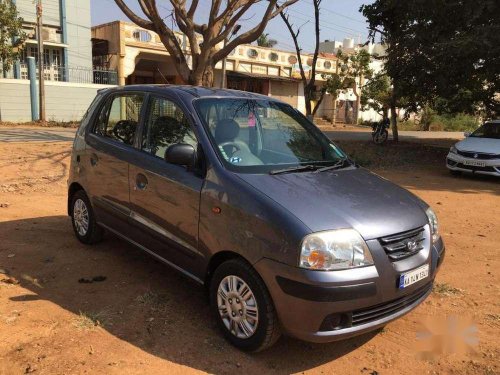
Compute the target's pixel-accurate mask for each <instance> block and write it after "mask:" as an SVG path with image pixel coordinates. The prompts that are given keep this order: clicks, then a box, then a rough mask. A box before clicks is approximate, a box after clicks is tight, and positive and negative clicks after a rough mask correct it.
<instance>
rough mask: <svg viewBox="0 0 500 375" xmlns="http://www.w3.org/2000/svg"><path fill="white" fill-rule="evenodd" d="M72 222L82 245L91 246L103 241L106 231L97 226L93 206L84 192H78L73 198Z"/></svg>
mask: <svg viewBox="0 0 500 375" xmlns="http://www.w3.org/2000/svg"><path fill="white" fill-rule="evenodd" d="M85 218H86V220H85ZM71 222H72V224H73V230H74V232H75V235H76V238H78V240H79V241H80V242H81V243H84V244H86V245H91V244H95V243H98V242H100V241H101V240H102V236H103V234H104V230H103V229H102V228H101V227H100V226H99V225H98V224H97V222H96V220H95V215H94V210H93V209H92V205H91V204H90V201H89V198H88V197H87V194H85V192H84V191H83V190H78V191H77V192H76V193H75V194H73V196H72V197H71ZM84 222H86V223H87V225H84Z"/></svg>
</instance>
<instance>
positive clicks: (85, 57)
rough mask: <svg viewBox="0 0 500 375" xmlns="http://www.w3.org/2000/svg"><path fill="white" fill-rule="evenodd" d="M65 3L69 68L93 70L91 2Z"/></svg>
mask: <svg viewBox="0 0 500 375" xmlns="http://www.w3.org/2000/svg"><path fill="white" fill-rule="evenodd" d="M57 1H59V0H57ZM63 2H65V3H66V31H67V38H68V40H67V41H66V44H68V45H69V47H68V66H71V67H83V68H88V69H92V41H91V21H90V0H63ZM44 4H45V3H44ZM44 22H45V21H44Z"/></svg>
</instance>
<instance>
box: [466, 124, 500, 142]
mask: <svg viewBox="0 0 500 375" xmlns="http://www.w3.org/2000/svg"><path fill="white" fill-rule="evenodd" d="M470 136H471V137H474V138H493V139H500V124H499V123H494V122H487V123H486V124H484V125H483V126H481V127H480V128H479V129H477V130H476V131H475V132H474V133H472V134H471V135H470Z"/></svg>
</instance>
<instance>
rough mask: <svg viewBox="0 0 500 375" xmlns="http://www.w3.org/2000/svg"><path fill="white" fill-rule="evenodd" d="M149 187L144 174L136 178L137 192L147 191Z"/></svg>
mask: <svg viewBox="0 0 500 375" xmlns="http://www.w3.org/2000/svg"><path fill="white" fill-rule="evenodd" d="M147 187H148V179H147V177H146V176H144V175H143V174H142V173H139V174H138V175H137V176H136V177H135V188H136V190H146V188H147Z"/></svg>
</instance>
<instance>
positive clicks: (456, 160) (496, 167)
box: [446, 152, 500, 177]
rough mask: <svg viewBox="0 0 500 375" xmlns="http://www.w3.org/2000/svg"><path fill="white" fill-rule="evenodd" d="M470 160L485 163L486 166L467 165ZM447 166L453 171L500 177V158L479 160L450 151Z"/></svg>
mask: <svg viewBox="0 0 500 375" xmlns="http://www.w3.org/2000/svg"><path fill="white" fill-rule="evenodd" d="M468 162H472V163H474V162H480V163H484V166H473V165H466V163H468ZM446 167H447V168H448V169H450V170H452V171H457V172H468V173H477V174H484V175H490V176H498V177H500V159H489V160H479V159H473V158H467V157H464V156H462V155H458V154H454V153H452V152H450V153H448V156H447V157H446Z"/></svg>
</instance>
